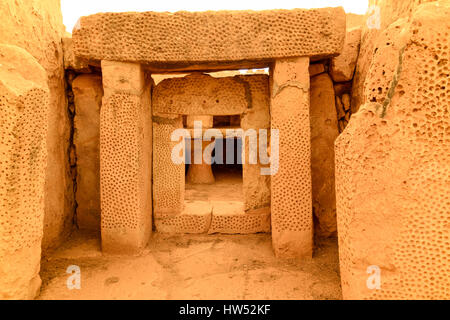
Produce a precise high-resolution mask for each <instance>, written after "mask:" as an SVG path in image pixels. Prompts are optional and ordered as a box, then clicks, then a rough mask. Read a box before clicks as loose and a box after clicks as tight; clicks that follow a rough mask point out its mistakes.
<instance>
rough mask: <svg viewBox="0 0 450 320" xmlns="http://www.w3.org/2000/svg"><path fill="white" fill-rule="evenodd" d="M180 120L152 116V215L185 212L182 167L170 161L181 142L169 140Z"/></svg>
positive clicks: (181, 122) (181, 126)
mask: <svg viewBox="0 0 450 320" xmlns="http://www.w3.org/2000/svg"><path fill="white" fill-rule="evenodd" d="M180 128H183V120H182V117H180V116H176V117H175V118H172V119H171V118H162V117H155V116H154V117H153V214H154V216H155V218H158V215H159V214H178V213H181V212H182V211H183V209H184V192H185V169H186V168H185V165H184V163H182V164H175V163H174V162H173V161H172V157H171V155H172V150H173V148H174V147H175V146H176V145H177V144H178V143H180V141H171V135H172V133H173V132H174V130H176V129H180Z"/></svg>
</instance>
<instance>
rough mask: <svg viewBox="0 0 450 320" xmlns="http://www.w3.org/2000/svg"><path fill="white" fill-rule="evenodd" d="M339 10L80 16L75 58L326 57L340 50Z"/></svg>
mask: <svg viewBox="0 0 450 320" xmlns="http://www.w3.org/2000/svg"><path fill="white" fill-rule="evenodd" d="M345 22H346V19H345V12H344V10H343V9H342V8H341V7H338V8H322V9H311V10H305V9H293V10H268V11H217V12H212V11H208V12H185V11H182V12H176V13H166V12H165V13H160V12H141V13H139V12H125V13H99V14H95V15H91V16H87V17H82V18H81V19H80V20H79V21H78V23H77V26H75V28H74V30H73V41H74V52H75V55H76V56H79V57H82V58H87V59H93V60H114V61H130V62H141V63H160V64H165V63H176V62H180V63H185V64H186V63H193V62H194V63H202V62H211V61H212V62H226V61H242V60H262V59H274V58H284V57H293V56H310V57H317V58H325V57H330V56H335V55H337V54H339V53H340V52H341V50H342V47H343V44H344V38H345V27H346V26H345V24H346V23H345Z"/></svg>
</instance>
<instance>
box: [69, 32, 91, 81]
mask: <svg viewBox="0 0 450 320" xmlns="http://www.w3.org/2000/svg"><path fill="white" fill-rule="evenodd" d="M62 45H63V53H64V69H66V70H67V69H70V70H74V71H76V72H80V73H90V72H91V71H92V70H91V68H90V67H89V63H88V61H87V60H84V59H80V58H78V57H75V55H74V53H73V42H72V37H71V36H70V37H64V38H62Z"/></svg>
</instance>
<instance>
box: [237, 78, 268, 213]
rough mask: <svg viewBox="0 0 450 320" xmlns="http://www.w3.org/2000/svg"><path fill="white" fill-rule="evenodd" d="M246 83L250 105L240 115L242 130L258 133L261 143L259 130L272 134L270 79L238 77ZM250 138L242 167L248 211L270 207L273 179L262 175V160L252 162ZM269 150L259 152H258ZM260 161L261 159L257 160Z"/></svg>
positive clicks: (246, 144)
mask: <svg viewBox="0 0 450 320" xmlns="http://www.w3.org/2000/svg"><path fill="white" fill-rule="evenodd" d="M239 79H241V80H242V81H244V82H246V83H247V84H246V88H249V90H250V97H251V104H250V106H249V108H248V109H247V110H246V111H245V112H244V114H243V115H242V116H241V128H242V129H243V130H244V131H247V130H255V131H256V133H257V134H258V143H259V141H260V139H261V136H260V135H259V130H260V129H267V131H268V133H269V134H270V130H269V128H270V92H269V77H268V76H267V75H252V76H239ZM248 140H249V139H248V138H246V139H245V149H244V150H243V151H244V153H245V154H244V157H242V159H245V160H244V164H243V165H242V174H243V186H242V191H243V193H244V201H245V211H249V210H254V209H259V208H263V207H269V206H270V176H268V175H261V168H263V167H266V165H262V164H261V163H260V161H258V162H257V164H250V163H249V156H250V149H249V141H248ZM267 140H268V141H267V146H269V145H270V136H269V137H267ZM259 151H261V152H263V153H264V152H266V154H267V150H259V144H258V152H259ZM258 159H260V158H258Z"/></svg>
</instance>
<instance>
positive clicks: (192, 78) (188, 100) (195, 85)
mask: <svg viewBox="0 0 450 320" xmlns="http://www.w3.org/2000/svg"><path fill="white" fill-rule="evenodd" d="M249 96H250V89H249V88H248V84H246V83H244V82H243V81H239V78H232V77H226V78H213V77H211V76H210V75H206V74H201V73H194V74H191V75H188V76H186V77H184V78H172V79H166V80H164V81H162V82H161V83H160V84H158V85H157V86H156V87H155V90H154V92H153V114H154V115H157V114H160V113H165V114H181V115H237V114H242V113H244V111H245V110H246V109H247V107H249V102H250V101H249V99H250V97H249Z"/></svg>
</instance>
